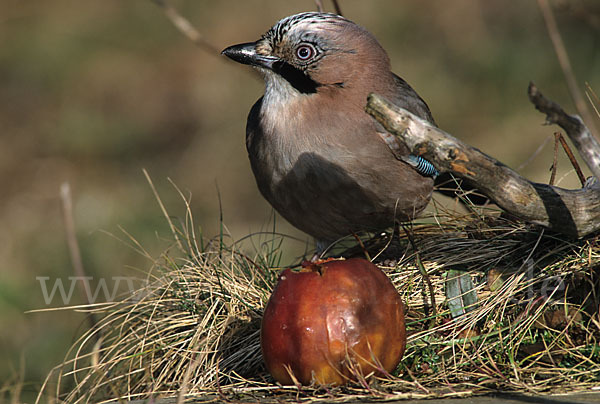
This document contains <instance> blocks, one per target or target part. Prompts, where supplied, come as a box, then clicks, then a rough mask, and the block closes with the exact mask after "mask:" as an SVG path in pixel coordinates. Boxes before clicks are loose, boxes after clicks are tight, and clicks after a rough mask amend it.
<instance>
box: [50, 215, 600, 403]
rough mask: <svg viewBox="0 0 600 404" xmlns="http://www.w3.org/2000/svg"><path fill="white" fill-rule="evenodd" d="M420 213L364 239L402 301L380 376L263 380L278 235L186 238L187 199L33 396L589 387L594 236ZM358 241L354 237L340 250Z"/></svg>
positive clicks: (261, 395) (598, 370)
mask: <svg viewBox="0 0 600 404" xmlns="http://www.w3.org/2000/svg"><path fill="white" fill-rule="evenodd" d="M430 219H432V220H429V222H430V223H429V224H427V223H423V224H415V225H413V226H412V227H411V228H410V229H407V230H403V231H401V232H396V234H394V235H393V236H389V235H388V236H385V237H384V236H379V237H377V238H374V239H371V240H369V241H368V242H366V243H365V245H366V248H367V249H369V252H370V254H371V256H373V257H376V261H377V262H379V263H381V265H382V268H383V269H384V270H385V271H386V273H387V274H388V275H389V277H390V278H391V279H392V281H393V283H394V284H395V285H396V287H397V289H398V291H399V292H400V293H401V295H402V296H403V298H404V300H405V302H406V303H407V306H408V307H409V309H408V312H407V329H408V332H409V341H408V347H407V352H406V354H405V357H404V359H403V361H402V363H401V365H400V366H399V368H398V369H397V370H396V372H395V373H394V377H393V378H391V379H378V380H374V379H371V381H370V383H369V384H366V385H354V386H349V387H344V388H312V387H303V388H296V387H281V386H277V385H276V384H274V382H273V380H272V379H271V378H270V377H269V375H268V374H267V373H266V372H265V370H264V368H263V365H262V363H261V354H260V344H259V329H260V319H261V313H262V310H263V307H264V305H265V303H266V301H267V299H268V297H269V295H270V291H271V289H272V286H273V285H274V282H275V281H276V277H277V273H278V270H279V269H280V268H279V257H280V253H281V248H282V245H284V243H285V237H282V236H278V235H273V234H272V235H270V236H265V235H257V236H255V239H256V240H255V241H256V245H257V246H258V248H257V249H256V251H255V252H254V254H252V256H250V255H248V253H247V252H243V251H239V250H238V249H237V247H236V246H235V245H226V244H224V242H223V239H222V238H219V239H216V240H212V241H209V242H206V243H204V241H202V240H201V239H200V238H198V239H197V238H196V236H195V235H194V233H193V232H192V231H191V230H190V229H193V223H192V220H191V215H189V211H188V216H187V220H186V221H185V222H184V223H183V224H182V225H181V226H180V227H179V228H178V227H176V226H175V224H173V223H171V224H172V229H173V230H174V232H175V233H174V234H175V235H176V237H175V239H176V240H175V242H174V248H173V249H172V251H170V252H166V253H165V254H163V256H161V257H160V258H159V259H158V260H157V262H156V269H155V270H154V271H153V272H152V273H151V274H150V275H148V279H147V280H148V282H147V283H146V285H145V286H144V287H142V288H140V289H139V290H137V292H136V293H135V294H133V295H128V296H126V297H124V298H123V300H122V301H119V302H115V303H113V304H108V305H105V306H101V307H90V308H88V311H90V312H94V313H95V314H96V316H98V317H101V320H100V321H99V322H98V324H97V327H95V328H93V329H90V330H89V331H87V332H86V333H85V334H84V335H83V336H82V337H81V338H80V339H79V340H78V341H77V342H76V343H75V344H74V345H73V348H72V350H71V352H69V353H68V355H67V357H66V359H65V361H64V363H62V364H61V365H60V366H58V367H56V368H55V370H54V371H53V372H52V374H50V375H49V376H48V379H47V380H46V383H45V385H44V387H43V389H42V391H41V393H40V399H44V400H46V399H48V398H49V397H51V398H52V399H53V400H56V401H58V402H62V401H64V402H69V403H83V402H86V403H87V402H103V401H109V400H114V399H116V398H119V399H123V400H125V399H148V398H158V397H166V396H171V397H173V396H178V397H179V398H180V399H181V401H183V399H184V398H187V399H193V398H194V397H196V398H198V397H199V396H204V397H207V396H211V397H217V398H220V399H244V398H245V399H248V400H261V401H263V402H276V401H277V402H279V401H281V400H288V399H291V400H298V399H300V400H302V401H319V400H321V399H327V400H328V401H347V400H351V399H357V398H363V399H364V398H366V397H368V398H369V399H380V400H386V399H399V398H406V397H413V398H420V397H422V398H427V397H458V396H467V395H473V394H483V393H486V392H491V391H499V390H500V391H518V392H526V393H548V392H558V391H560V392H564V391H582V390H588V389H590V388H592V387H597V386H600V342H599V340H600V316H599V311H598V310H599V305H600V287H599V286H600V265H599V263H600V248H599V247H600V245H599V243H600V240H599V239H598V238H597V237H591V238H588V239H585V240H577V241H575V240H570V241H569V240H565V239H563V238H560V237H557V236H556V235H553V234H549V233H548V232H544V231H543V230H541V229H539V228H535V227H529V226H526V225H524V224H521V223H515V222H511V221H508V220H504V219H500V218H498V215H497V212H493V211H492V212H490V211H481V210H480V211H479V212H478V214H470V215H466V216H461V217H458V216H457V215H456V214H452V215H451V214H440V215H438V216H437V217H435V218H430ZM407 232H410V234H411V237H412V238H413V241H414V246H416V248H417V249H418V251H415V250H414V249H413V247H412V246H413V244H411V243H409V240H408V237H407ZM384 248H385V250H384ZM362 253H363V251H361V249H360V248H357V247H355V248H353V249H349V250H346V251H345V252H344V255H345V256H349V255H355V254H362ZM417 255H418V258H419V259H420V262H422V263H423V267H424V269H425V271H426V275H425V278H428V281H429V282H431V285H432V287H433V290H434V296H435V305H436V310H432V308H431V307H430V306H431V305H430V304H429V303H430V302H431V296H429V295H428V294H427V292H426V291H428V288H426V287H425V286H424V285H425V284H426V283H427V282H425V281H427V279H424V275H423V274H424V273H425V272H424V271H419V270H418V268H416V266H415V263H416V262H417V261H418V260H416V257H417ZM174 257H181V258H174ZM450 269H455V270H456V269H459V270H462V271H469V273H470V274H471V276H472V278H473V280H474V284H475V285H476V289H477V295H478V298H479V302H478V305H477V307H475V308H474V309H473V310H471V311H470V312H468V314H467V315H464V316H461V317H458V318H455V319H452V318H451V316H450V312H449V310H448V308H447V304H446V298H445V295H444V288H445V282H446V275H447V272H448V270H450ZM431 313H436V314H435V315H433V314H431Z"/></svg>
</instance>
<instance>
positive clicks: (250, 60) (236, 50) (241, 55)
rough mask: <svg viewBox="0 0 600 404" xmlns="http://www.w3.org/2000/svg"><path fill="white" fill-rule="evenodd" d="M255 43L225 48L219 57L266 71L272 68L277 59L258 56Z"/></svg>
mask: <svg viewBox="0 0 600 404" xmlns="http://www.w3.org/2000/svg"><path fill="white" fill-rule="evenodd" d="M256 44H257V43H256V42H248V43H242V44H239V45H233V46H230V47H228V48H225V49H224V50H223V51H222V52H221V55H225V56H227V57H228V58H230V59H232V60H235V61H236V62H238V63H242V64H245V65H250V66H257V67H264V68H267V69H272V68H273V63H275V62H277V61H278V60H279V59H278V58H276V57H274V56H266V55H260V54H258V53H257V52H256Z"/></svg>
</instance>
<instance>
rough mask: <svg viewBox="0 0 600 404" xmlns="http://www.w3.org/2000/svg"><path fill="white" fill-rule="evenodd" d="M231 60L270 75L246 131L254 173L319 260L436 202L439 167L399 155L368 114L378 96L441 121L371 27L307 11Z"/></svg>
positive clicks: (237, 50) (229, 51) (230, 52)
mask: <svg viewBox="0 0 600 404" xmlns="http://www.w3.org/2000/svg"><path fill="white" fill-rule="evenodd" d="M222 54H223V55H225V56H227V57H229V58H231V59H233V60H234V61H236V62H239V63H242V64H247V65H251V66H253V67H255V68H256V69H258V71H259V72H260V73H261V74H262V76H263V77H264V80H265V93H264V95H263V96H262V97H261V98H260V99H259V100H258V101H257V102H256V103H255V104H254V106H253V107H252V109H251V110H250V114H249V116H248V122H247V127H246V147H247V150H248V156H249V158H250V164H251V167H252V171H253V173H254V176H255V178H256V183H257V185H258V188H259V190H260V192H261V193H262V195H263V196H264V197H265V199H266V200H267V201H268V202H269V203H270V204H271V205H272V206H273V207H274V208H275V210H276V211H277V212H279V214H281V216H283V217H284V218H285V219H286V220H287V221H289V222H290V223H291V224H292V225H294V226H295V227H297V228H298V229H300V230H302V231H304V232H305V233H307V234H309V235H311V236H313V237H314V238H315V240H316V243H317V254H320V253H321V252H323V251H324V250H325V249H326V248H327V247H328V246H329V245H330V243H332V242H334V241H336V240H338V239H340V238H342V237H344V236H347V235H350V234H353V233H357V232H360V231H380V230H383V229H385V228H388V227H391V226H393V225H394V223H395V221H407V220H411V219H413V218H414V217H415V216H416V215H418V214H419V213H420V212H421V211H422V210H423V209H424V208H425V207H426V206H427V204H428V202H429V200H430V198H431V194H432V191H433V185H434V179H435V177H436V176H437V174H438V172H437V170H436V169H435V168H434V167H433V165H432V164H431V163H430V162H428V161H427V160H425V159H423V158H421V157H418V156H414V155H411V154H410V153H409V151H408V149H406V152H405V157H404V158H402V157H401V158H396V157H394V154H392V152H391V151H390V149H389V148H388V146H387V145H386V142H385V141H384V137H385V131H384V129H383V127H382V126H380V125H379V124H378V123H377V122H376V121H375V120H374V119H373V118H372V117H371V116H369V115H368V114H367V113H366V112H365V110H364V108H365V105H366V100H367V95H368V94H369V93H371V92H374V93H378V94H380V95H382V96H384V97H386V98H387V99H389V100H390V101H392V102H394V103H395V104H397V105H398V106H400V107H402V108H404V109H406V110H408V111H410V112H412V113H413V114H415V115H417V116H418V117H420V118H422V119H424V120H426V121H428V122H430V123H431V124H435V123H434V120H433V117H432V115H431V112H430V111H429V107H428V106H427V104H426V103H425V101H423V99H421V97H419V95H418V94H417V93H416V92H415V90H413V89H412V87H410V85H408V83H406V81H404V80H403V79H401V78H400V77H398V76H396V75H395V74H394V73H392V72H391V67H390V59H389V57H388V55H387V53H386V52H385V50H384V49H383V48H382V47H381V45H380V44H379V43H378V42H377V40H376V39H375V37H374V36H373V35H372V34H370V33H369V32H368V31H367V30H365V29H364V28H362V27H361V26H359V25H357V24H355V23H353V22H352V21H350V20H348V19H346V18H344V17H342V16H339V15H336V14H328V13H318V12H305V13H300V14H296V15H292V16H289V17H286V18H283V19H282V20H280V21H279V22H277V23H276V24H275V25H274V26H273V27H272V28H271V29H269V30H268V31H267V32H266V33H265V34H264V35H263V36H262V37H261V38H260V39H259V40H258V41H256V42H251V43H244V44H240V45H234V46H230V47H228V48H226V49H225V50H223V52H222Z"/></svg>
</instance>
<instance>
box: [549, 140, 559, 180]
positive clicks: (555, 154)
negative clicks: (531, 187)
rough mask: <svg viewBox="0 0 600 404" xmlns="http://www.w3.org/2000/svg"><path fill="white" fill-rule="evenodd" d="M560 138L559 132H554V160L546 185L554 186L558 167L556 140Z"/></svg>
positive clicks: (557, 141)
mask: <svg viewBox="0 0 600 404" xmlns="http://www.w3.org/2000/svg"><path fill="white" fill-rule="evenodd" d="M559 137H560V133H559V132H554V158H553V160H552V174H550V181H548V185H554V180H555V179H556V170H557V168H558V167H557V166H558V143H559V142H560V141H559V140H558V138H559Z"/></svg>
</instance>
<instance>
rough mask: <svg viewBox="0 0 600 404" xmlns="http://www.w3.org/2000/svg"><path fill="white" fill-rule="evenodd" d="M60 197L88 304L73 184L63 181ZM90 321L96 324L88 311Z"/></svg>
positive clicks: (68, 239)
mask: <svg viewBox="0 0 600 404" xmlns="http://www.w3.org/2000/svg"><path fill="white" fill-rule="evenodd" d="M60 199H61V202H62V208H63V220H64V224H65V234H66V237H67V246H68V247H69V254H70V255H71V264H72V265H73V271H74V272H75V276H77V277H78V278H79V280H80V282H79V285H80V287H81V294H82V296H83V299H84V300H85V301H86V302H87V304H88V305H91V304H92V303H93V302H92V300H91V293H90V291H89V290H88V289H89V284H88V283H86V282H85V280H86V278H87V277H86V276H85V269H84V268H83V261H82V259H81V250H80V249H79V242H78V241H77V235H76V233H75V219H74V216H73V198H72V196H71V186H70V185H69V183H68V182H64V183H62V185H61V186H60ZM88 321H89V322H90V328H94V327H95V326H96V318H95V317H94V314H93V313H88Z"/></svg>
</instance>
